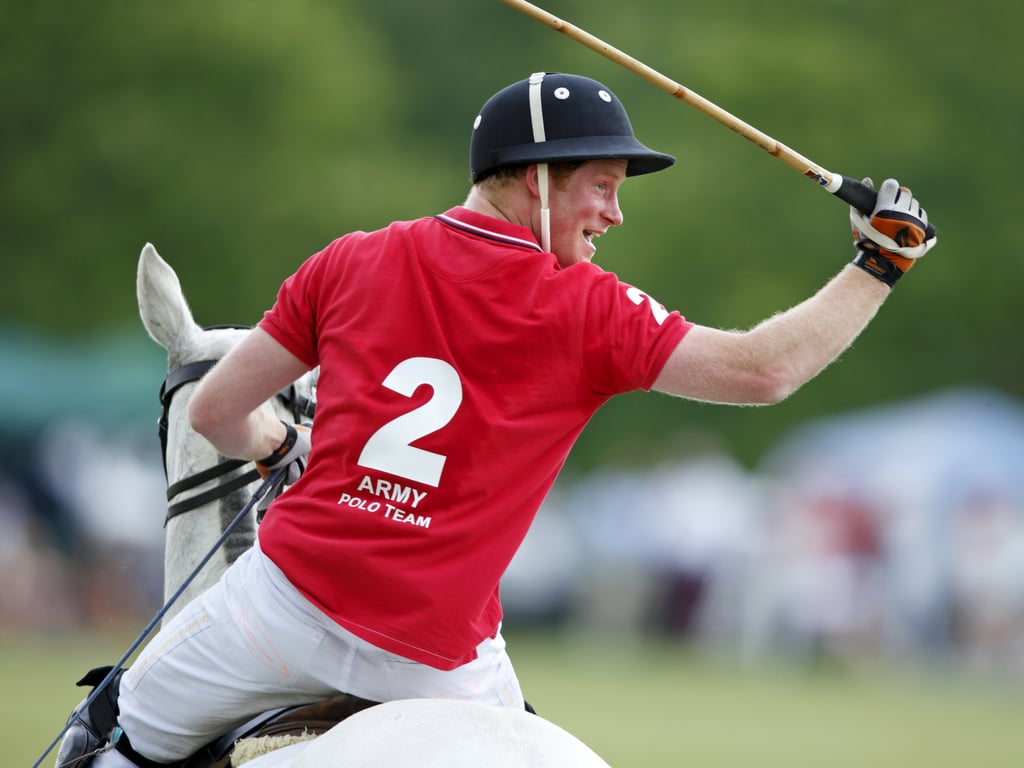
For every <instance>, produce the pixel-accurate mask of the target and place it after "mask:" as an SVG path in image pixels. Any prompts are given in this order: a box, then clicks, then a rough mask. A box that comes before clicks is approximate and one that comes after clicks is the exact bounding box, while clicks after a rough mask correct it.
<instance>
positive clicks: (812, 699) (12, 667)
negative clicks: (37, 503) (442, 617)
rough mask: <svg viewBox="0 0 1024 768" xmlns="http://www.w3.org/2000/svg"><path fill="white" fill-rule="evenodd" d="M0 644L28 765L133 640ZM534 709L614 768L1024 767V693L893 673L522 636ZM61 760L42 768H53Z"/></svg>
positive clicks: (12, 730)
mask: <svg viewBox="0 0 1024 768" xmlns="http://www.w3.org/2000/svg"><path fill="white" fill-rule="evenodd" d="M131 639H132V638H131V637H128V638H127V639H122V638H118V639H116V640H110V639H104V638H100V637H94V636H86V637H78V638H74V639H72V638H68V637H51V638H41V637H10V636H4V635H0V679H2V680H3V690H4V691H5V692H6V695H5V696H3V697H2V700H0V729H2V733H3V734H4V737H5V741H7V746H6V751H7V752H8V757H7V758H5V760H4V761H3V765H4V766H5V767H6V766H10V767H11V768H29V766H31V765H32V763H33V761H35V760H36V758H38V757H39V755H40V753H41V752H42V750H43V749H44V748H45V747H46V745H47V744H49V742H50V741H51V740H52V739H53V737H54V736H55V735H56V733H57V731H59V730H60V728H61V727H62V726H63V724H64V717H65V716H66V714H67V712H68V711H70V709H71V708H72V707H73V706H74V705H75V704H76V703H77V702H78V701H79V700H80V699H81V698H82V696H83V692H82V691H81V690H80V689H76V688H75V687H74V681H75V680H77V679H78V677H79V676H80V675H81V674H82V673H83V672H84V671H85V670H87V669H88V668H89V667H92V666H99V665H101V664H108V663H111V662H113V661H116V660H117V659H118V658H119V657H120V656H121V654H122V653H123V652H124V649H125V648H127V647H128V645H129V643H130V642H131ZM509 646H510V650H511V652H512V657H513V660H514V662H515V664H516V667H517V670H518V672H519V676H520V678H521V680H522V682H523V687H524V690H525V691H526V695H527V698H528V699H529V700H530V701H531V702H532V703H533V704H534V705H535V706H536V707H537V709H538V710H539V711H540V713H541V714H543V715H544V716H545V717H547V718H548V719H549V720H552V721H553V722H555V723H558V724H559V725H561V726H562V727H563V728H565V729H567V730H568V731H570V732H572V733H574V734H575V735H576V736H578V737H579V738H580V739H582V740H583V741H584V742H586V743H587V744H589V745H590V746H591V747H592V748H593V749H594V750H595V751H596V752H598V753H599V754H600V755H601V756H602V757H604V758H605V760H607V761H608V762H609V763H610V764H611V765H612V766H614V767H615V768H677V767H678V766H694V767H698V766H699V768H726V767H728V768H783V767H784V768H803V767H804V766H806V767H807V768H889V767H890V766H891V767H892V768H897V767H898V768H916V767H917V766H921V767H922V768H1021V766H1024V728H1022V726H1024V688H1021V687H1019V686H1017V687H1013V686H1006V687H1001V686H996V685H980V684H977V683H974V684H968V683H965V682H962V681H961V682H957V681H956V680H955V679H954V676H952V675H943V676H932V677H926V676H924V675H922V674H921V673H919V672H908V671H902V672H900V671H897V670H893V669H877V668H876V669H857V670H851V669H845V670H839V669H837V668H834V667H832V668H828V669H818V670H813V671H812V670H808V669H799V668H796V667H794V666H790V665H781V664H779V665H769V664H758V665H750V664H747V665H743V664H739V663H736V662H727V661H721V660H717V661H716V660H711V659H708V658H707V657H704V656H700V655H696V654H693V653H691V652H687V651H686V650H684V649H681V648H678V647H669V646H667V645H664V644H655V643H644V644H637V643H622V644H618V645H616V644H612V643H606V644H601V645H596V644H593V643H588V644H587V645H586V646H580V644H579V643H578V642H577V641H576V640H575V639H574V638H573V637H572V636H571V635H566V636H555V635H542V634H525V635H521V636H520V635H516V634H514V633H510V634H509ZM52 757H53V756H52V754H51V756H50V757H48V758H47V760H46V761H45V762H44V763H43V765H46V766H50V765H52V764H53V762H52Z"/></svg>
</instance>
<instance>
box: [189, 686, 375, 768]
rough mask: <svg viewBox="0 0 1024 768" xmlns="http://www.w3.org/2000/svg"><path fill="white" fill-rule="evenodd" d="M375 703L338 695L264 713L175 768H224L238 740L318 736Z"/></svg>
mask: <svg viewBox="0 0 1024 768" xmlns="http://www.w3.org/2000/svg"><path fill="white" fill-rule="evenodd" d="M378 703H379V702H376V701H369V700H368V699H362V698H360V697H358V696H353V695H351V694H348V693H341V694H338V695H337V696H334V697H333V698H330V699H327V700H326V701H318V702H314V703H312V704H302V705H299V706H294V707H285V708H282V709H277V710H272V711H270V712H265V713H263V714H261V715H258V716H257V717H255V718H253V719H252V720H250V721H249V722H247V723H245V724H243V725H240V726H239V727H238V728H235V729H234V730H232V731H229V732H228V733H226V734H224V735H223V736H221V737H220V738H219V739H215V740H214V741H212V742H210V743H209V744H207V745H206V746H205V747H203V748H202V749H201V750H199V751H198V752H196V753H195V754H194V755H192V756H191V757H189V758H188V759H186V760H184V761H183V762H181V763H179V764H178V766H177V768H228V766H231V764H232V763H231V756H232V753H233V752H234V748H235V744H236V742H238V741H239V740H241V739H256V738H262V737H268V736H277V737H281V736H319V735H320V734H322V733H326V732H327V731H329V730H330V729H331V728H333V727H334V726H335V725H337V724H338V723H340V722H341V721H342V720H344V719H345V718H347V717H350V716H351V715H354V714H355V713H356V712H360V711H362V710H364V709H367V708H368V707H372V706H375V705H376V704H378Z"/></svg>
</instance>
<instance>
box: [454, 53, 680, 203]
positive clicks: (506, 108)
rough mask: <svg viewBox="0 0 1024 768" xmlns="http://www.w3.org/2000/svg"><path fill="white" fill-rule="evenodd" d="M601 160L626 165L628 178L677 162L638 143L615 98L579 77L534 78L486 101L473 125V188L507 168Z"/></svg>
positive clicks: (509, 87) (594, 81) (600, 87)
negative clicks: (500, 169) (608, 159)
mask: <svg viewBox="0 0 1024 768" xmlns="http://www.w3.org/2000/svg"><path fill="white" fill-rule="evenodd" d="M531 88H532V90H533V95H532V96H531ZM538 107H539V109H538ZM599 158H614V159H622V160H626V161H628V166H627V168H626V175H627V176H639V175H640V174H643V173H653V172H654V171H661V170H664V169H665V168H668V167H669V166H670V165H672V163H674V162H675V158H674V157H672V156H671V155H666V154H663V153H661V152H655V151H654V150H653V149H649V148H648V147H645V146H644V145H643V144H641V143H640V142H639V141H637V138H636V136H634V135H633V126H632V125H631V124H630V122H629V117H628V116H627V115H626V110H625V108H624V107H623V106H622V104H621V103H620V102H619V100H618V99H617V98H616V97H615V94H613V93H612V92H611V91H610V90H608V88H606V87H605V86H603V85H602V84H601V83H599V82H597V81H596V80H591V79H590V78H588V77H580V76H579V75H565V74H560V73H537V74H535V75H534V76H533V77H530V78H527V79H526V80H520V81H519V82H518V83H513V84H512V85H509V86H507V87H506V88H503V89H502V90H500V91H498V92H497V93H496V94H494V95H493V96H492V97H491V98H490V99H488V100H487V103H485V104H484V106H483V109H481V110H480V114H479V115H478V116H477V118H476V122H474V124H473V138H472V140H471V142H470V173H471V175H472V179H473V183H474V184H475V183H477V182H478V181H481V180H482V179H484V178H486V177H487V176H488V175H490V174H491V173H493V172H494V171H496V170H498V169H499V168H505V167H508V166H518V165H531V164H533V163H550V162H565V161H574V160H594V159H599Z"/></svg>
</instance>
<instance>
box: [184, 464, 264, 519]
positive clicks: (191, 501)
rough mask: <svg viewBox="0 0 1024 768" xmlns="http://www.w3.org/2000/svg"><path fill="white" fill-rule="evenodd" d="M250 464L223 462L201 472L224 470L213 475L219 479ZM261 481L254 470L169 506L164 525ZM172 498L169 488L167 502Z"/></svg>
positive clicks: (194, 476) (191, 478) (192, 478)
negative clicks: (179, 516)
mask: <svg viewBox="0 0 1024 768" xmlns="http://www.w3.org/2000/svg"><path fill="white" fill-rule="evenodd" d="M248 463H249V462H246V461H239V460H237V459H231V460H229V461H225V462H221V463H220V464H218V465H217V466H215V467H211V468H210V469H208V470H206V472H201V473H200V474H211V473H213V470H222V471H220V472H216V473H213V474H214V476H215V477H217V476H220V475H223V474H225V473H226V472H230V471H231V470H232V469H235V468H237V467H239V466H243V465H245V464H248ZM228 465H231V466H228ZM224 467H227V469H223V468H224ZM197 477H199V475H193V476H192V477H190V478H188V480H195V479H196V478H197ZM259 479H260V473H259V472H258V471H257V470H255V469H252V470H249V471H248V472H243V473H242V474H240V475H238V476H237V477H233V478H232V479H230V480H228V481H227V482H224V483H221V484H220V485H218V486H217V487H216V488H211V489H210V490H208V491H204V492H203V493H197V494H196V495H195V496H190V497H189V498H187V499H184V500H183V501H179V502H177V503H175V504H168V505H167V517H166V518H164V525H167V523H169V522H170V521H171V520H172V519H173V518H175V517H177V516H178V515H181V514H184V513H185V512H191V511H192V510H193V509H196V508H197V507H201V506H203V505H204V504H208V503H209V502H211V501H216V500H217V499H220V498H222V497H224V496H227V495H228V494H229V493H233V492H234V491H237V490H238V489H239V488H245V486H247V485H248V484H249V483H252V482H255V481H256V480H259ZM178 485H182V483H175V486H178ZM172 487H173V486H172ZM190 487H191V486H190ZM182 490H184V489H182ZM172 498H173V496H172V495H171V489H170V488H168V489H167V500H168V501H170V500H171V499H172Z"/></svg>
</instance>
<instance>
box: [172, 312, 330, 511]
mask: <svg viewBox="0 0 1024 768" xmlns="http://www.w3.org/2000/svg"><path fill="white" fill-rule="evenodd" d="M242 327H245V326H223V325H221V326H215V328H242ZM216 364H217V360H198V361H196V362H194V363H186V364H185V365H182V366H180V367H179V368H175V369H174V370H173V371H171V372H170V373H168V374H167V378H166V379H164V381H163V384H161V385H160V405H161V407H162V411H161V414H160V420H159V422H158V430H157V431H158V432H159V434H160V452H161V455H162V456H163V462H164V477H167V432H168V429H169V423H170V412H171V400H172V398H173V397H174V394H175V392H177V391H178V390H179V389H181V387H183V386H184V385H185V384H191V383H193V382H196V381H199V380H200V379H201V378H203V376H205V375H206V373H207V372H208V371H209V370H210V369H211V368H213V366H215V365H216ZM277 397H278V399H280V400H281V402H282V403H283V404H284V405H285V407H286V408H288V409H289V410H290V411H291V412H292V415H293V416H294V417H295V421H297V422H298V421H301V420H302V419H303V418H307V419H312V418H313V414H314V413H315V411H316V403H315V402H314V401H313V400H312V399H311V398H308V397H304V396H302V395H299V393H298V390H297V389H296V388H295V385H294V384H289V385H288V386H287V387H285V388H284V389H283V390H281V391H280V392H278V394H277ZM251 463H252V462H249V461H245V460H243V459H224V460H223V461H221V462H220V463H218V464H215V465H214V466H212V467H210V468H208V469H204V470H202V471H201V472H197V473H196V474H194V475H189V476H188V477H185V478H182V479H181V480H179V481H178V482H176V483H172V484H171V485H169V486H167V501H168V502H171V501H173V500H174V499H175V498H176V497H177V496H178V495H180V494H181V493H183V492H185V491H189V490H192V489H193V488H196V487H198V486H200V485H202V484H203V483H208V482H210V481H212V480H217V479H219V478H222V477H225V476H227V475H231V473H234V472H235V471H236V470H239V469H241V468H242V467H245V466H246V465H248V464H251ZM259 479H260V473H259V472H258V471H257V470H256V469H255V468H253V469H250V470H249V471H248V472H240V473H237V474H234V475H233V476H231V477H230V478H228V479H227V480H225V481H224V482H222V483H220V484H219V485H217V486H215V487H213V488H211V489H210V490H208V491H204V492H203V493H200V494H197V495H195V496H190V497H189V498H187V499H183V500H182V501H178V502H175V503H173V504H171V503H168V506H167V517H166V518H165V520H164V525H167V523H168V522H169V521H170V520H172V519H173V518H175V517H177V516H178V515H181V514H184V513H185V512H191V511H192V510H193V509H196V508H198V507H201V506H203V505H204V504H209V503H210V502H211V501H216V500H217V499H220V498H223V497H225V496H227V495H228V494H230V493H233V492H234V491H237V490H238V489H239V488H244V487H245V486H247V485H248V484H249V483H252V482H254V481H256V480H259Z"/></svg>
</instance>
